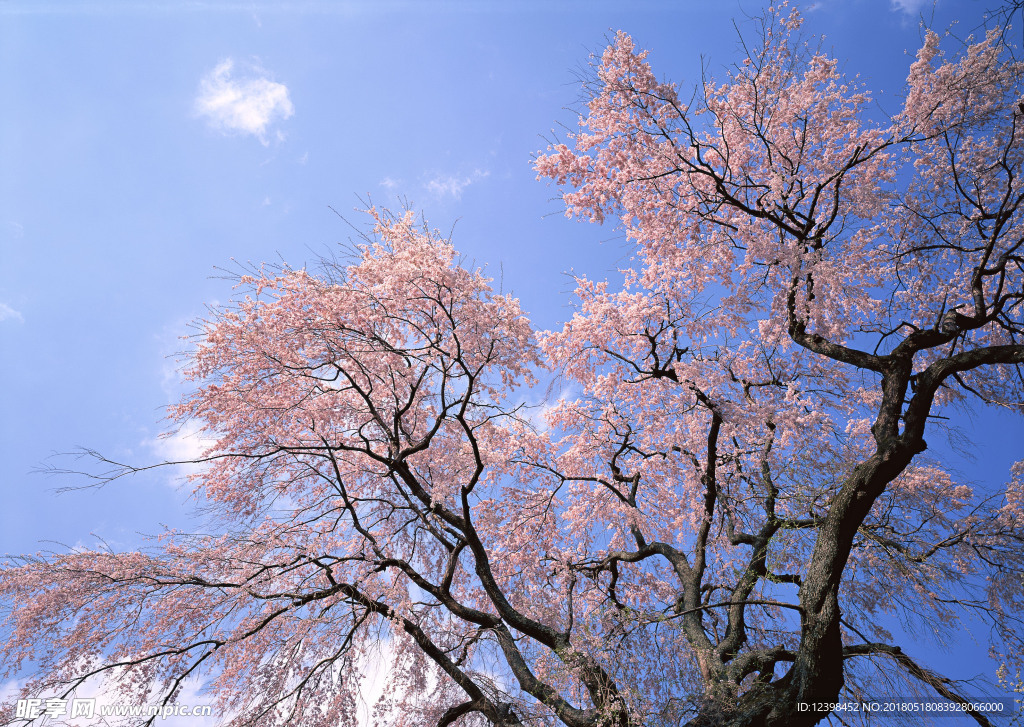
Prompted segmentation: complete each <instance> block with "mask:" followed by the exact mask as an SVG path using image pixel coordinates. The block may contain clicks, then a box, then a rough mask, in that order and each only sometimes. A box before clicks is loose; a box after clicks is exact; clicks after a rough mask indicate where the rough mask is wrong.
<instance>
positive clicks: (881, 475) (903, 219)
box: [0, 8, 1024, 727]
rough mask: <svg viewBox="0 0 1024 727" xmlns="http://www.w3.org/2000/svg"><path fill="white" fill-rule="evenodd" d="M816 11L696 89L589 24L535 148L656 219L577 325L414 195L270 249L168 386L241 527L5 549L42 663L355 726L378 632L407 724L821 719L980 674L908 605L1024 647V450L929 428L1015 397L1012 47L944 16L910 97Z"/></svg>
mask: <svg viewBox="0 0 1024 727" xmlns="http://www.w3.org/2000/svg"><path fill="white" fill-rule="evenodd" d="M799 24H800V20H799V17H798V16H797V15H796V14H795V13H791V12H790V11H789V10H787V9H785V8H784V9H782V10H781V11H775V12H773V13H770V14H769V16H768V17H767V18H766V19H765V20H764V21H763V23H762V25H761V27H760V34H759V36H758V42H757V43H756V44H753V45H748V46H746V48H747V53H748V57H746V58H743V59H742V60H741V62H740V63H738V64H737V65H736V66H735V68H734V69H733V70H732V71H731V72H730V73H729V74H728V76H727V78H726V79H725V81H724V82H722V83H720V84H719V83H716V82H714V81H710V80H708V81H705V82H704V83H703V85H702V86H701V87H700V88H699V89H698V92H697V93H696V94H695V95H694V97H693V98H692V99H691V100H690V101H687V100H685V99H684V98H683V97H681V96H680V95H679V93H678V92H677V89H676V87H675V86H673V85H670V84H666V83H662V82H659V81H657V80H656V78H655V76H654V74H653V73H652V71H651V70H650V68H649V67H648V65H647V63H646V61H645V54H644V53H642V52H638V51H637V50H635V49H634V46H633V42H632V41H631V39H630V38H629V37H628V36H627V35H625V34H621V33H620V34H619V35H617V36H616V37H615V38H614V41H613V42H612V44H611V45H610V47H609V48H608V49H607V50H606V51H605V52H604V54H603V56H602V57H601V58H600V59H599V60H597V61H596V63H595V66H596V68H595V71H596V77H595V79H594V82H593V85H592V87H591V88H590V92H591V95H590V101H589V105H588V107H587V109H586V113H585V114H584V116H583V117H582V118H581V121H580V124H581V129H580V132H579V133H578V134H576V135H575V136H574V137H573V139H572V142H573V143H572V144H571V145H561V144H559V145H554V146H552V147H551V148H550V149H548V151H547V153H545V154H543V155H541V156H539V157H538V159H537V161H536V168H537V171H538V173H539V175H540V176H541V177H543V178H547V179H551V180H554V181H556V182H557V183H558V184H561V185H564V186H565V189H566V191H565V192H564V200H565V203H566V205H567V208H568V212H569V213H570V214H572V215H576V216H580V217H583V218H585V219H589V220H594V221H598V222H601V221H604V220H606V219H611V218H614V219H617V220H618V221H619V224H621V226H622V228H623V229H624V231H625V234H626V236H627V237H628V238H629V240H631V241H632V242H633V243H635V258H634V264H633V265H632V267H630V268H629V269H628V270H626V271H624V274H625V282H624V284H623V286H622V287H621V289H617V288H615V287H614V286H612V285H611V284H609V283H606V282H596V281H592V280H588V279H584V278H579V279H578V280H577V288H576V295H577V297H578V312H577V313H576V314H575V315H574V316H573V317H572V319H571V320H570V321H569V322H568V323H566V324H565V326H564V327H563V328H562V329H561V330H560V331H555V332H548V333H541V334H535V333H534V332H533V331H532V329H531V327H530V324H529V322H528V321H527V319H526V318H525V317H524V315H523V313H522V312H521V310H520V308H519V304H518V302H517V301H516V300H515V299H513V298H511V297H509V296H507V295H498V294H496V293H495V292H494V291H493V290H492V289H491V288H490V287H489V283H488V280H487V279H486V278H484V277H483V276H482V274H481V273H480V272H479V271H474V270H468V269H466V268H464V267H461V266H460V265H459V264H458V263H457V257H456V253H455V252H454V250H453V248H452V246H451V245H450V244H449V242H448V240H446V239H444V238H442V237H441V236H440V235H438V234H437V233H435V232H432V231H431V230H430V229H428V228H426V227H424V226H422V225H419V224H417V223H416V220H415V218H414V217H413V216H411V215H409V214H406V215H392V214H389V213H386V212H382V211H378V210H371V215H372V217H373V224H374V231H373V233H372V235H371V239H370V240H368V242H367V243H366V244H365V245H362V246H360V248H359V255H360V259H358V260H357V261H356V262H354V264H352V265H350V266H348V267H340V266H335V267H334V268H333V269H332V270H333V272H332V273H331V274H322V275H314V274H312V273H310V272H307V271H305V270H291V269H282V270H276V271H275V272H273V273H271V272H265V273H259V274H255V275H253V276H250V277H247V278H245V279H244V280H243V283H244V284H245V285H247V286H249V295H248V296H247V297H245V298H244V299H243V300H240V301H238V302H237V304H236V305H234V306H233V307H230V308H227V309H224V310H222V311H221V312H219V313H216V314H214V315H213V316H212V317H211V319H210V320H208V321H205V322H203V323H202V325H201V333H200V335H199V337H198V340H197V342H196V346H195V348H194V351H193V352H192V354H191V356H190V359H189V361H188V363H187V365H186V369H185V371H186V374H187V376H188V377H189V378H190V379H191V380H192V381H194V382H195V385H196V388H195V390H194V392H193V393H192V394H191V395H189V396H188V397H187V398H185V400H184V401H182V402H181V403H180V404H178V405H177V406H175V407H173V408H172V410H171V412H172V416H173V417H174V418H175V419H177V421H178V422H180V423H181V424H183V425H186V424H187V425H189V426H192V427H197V428H199V429H200V431H201V432H202V434H203V436H204V437H206V438H208V440H209V442H210V443H209V446H208V449H207V450H206V452H205V453H204V454H203V456H202V457H201V458H200V460H199V462H200V463H202V465H203V466H202V468H201V469H200V470H199V471H198V472H196V473H194V474H193V475H191V479H192V482H193V483H194V485H195V487H196V490H197V493H198V494H199V495H200V496H201V497H202V498H205V501H207V502H208V503H209V505H210V507H211V508H212V511H213V513H214V514H215V515H217V519H216V520H215V521H214V522H216V523H217V524H218V525H219V526H220V527H221V528H222V532H223V534H210V535H199V534H192V535H183V534H179V533H168V534H167V535H165V536H164V537H161V538H159V539H158V540H157V541H155V542H154V543H153V544H152V547H151V548H150V549H148V550H143V551H140V552H112V551H109V550H100V551H88V552H86V551H73V552H69V553H65V554H57V555H50V556H46V557H25V558H16V559H13V560H10V561H9V562H8V563H7V564H6V566H5V568H4V569H3V571H2V574H0V592H2V594H3V598H4V599H5V603H6V604H7V606H6V611H5V612H4V619H5V620H4V634H5V637H6V640H5V642H4V644H3V646H2V647H0V648H2V650H0V653H2V654H3V657H4V659H5V660H6V663H7V664H8V665H9V667H10V670H11V673H15V672H17V670H19V669H22V670H25V669H30V670H31V671H32V672H33V673H36V674H38V676H37V677H36V678H35V679H33V680H32V681H30V682H29V683H28V684H27V685H26V686H25V689H24V692H25V694H26V695H29V696H31V695H38V694H47V695H58V696H60V695H68V694H72V693H74V692H75V690H80V689H83V688H86V687H88V686H89V685H90V684H92V683H93V682H95V681H97V680H103V679H104V678H105V679H106V680H107V681H108V682H113V683H114V684H115V685H116V687H117V688H118V689H120V690H122V691H123V692H124V693H125V694H126V695H128V696H130V697H134V698H136V701H138V700H142V699H144V698H145V699H152V698H153V696H154V695H156V697H157V698H159V699H164V700H166V701H173V700H174V699H176V698H177V697H178V695H180V692H181V690H182V688H183V684H185V682H186V680H188V679H190V678H193V677H197V676H202V677H203V678H205V679H206V680H207V683H206V688H207V689H208V690H209V692H210V693H211V694H213V695H215V697H216V699H217V703H216V704H217V706H218V708H219V710H220V713H221V714H222V715H224V718H225V721H229V722H230V724H232V725H239V726H241V725H277V724H294V725H302V726H303V727H309V726H315V725H332V726H333V725H354V724H356V723H357V714H358V710H357V708H356V705H357V703H358V702H359V700H360V699H361V698H362V694H363V691H361V690H364V689H365V684H366V678H365V677H366V675H367V673H369V672H370V671H371V670H373V669H384V670H385V671H386V679H387V682H386V685H385V687H384V691H383V695H384V696H383V697H382V698H381V700H380V701H379V702H377V703H376V704H375V705H374V709H373V710H372V714H371V715H370V716H371V718H372V719H373V720H375V723H377V724H382V725H383V724H388V725H410V726H413V725H417V726H418V725H438V726H439V727H444V726H446V725H476V724H495V725H556V724H562V725H568V726H569V727H598V726H603V727H613V726H614V727H627V726H629V727H636V726H639V725H649V726H655V725H658V726H661V725H682V724H688V725H734V726H737V727H738V726H741V725H742V726H746V725H789V726H792V725H795V726H800V725H812V724H815V723H817V722H819V721H820V720H822V719H824V718H825V717H826V714H827V710H824V711H823V710H822V709H821V708H816V707H813V706H812V707H810V708H808V707H807V706H806V705H814V704H821V703H834V702H837V701H841V700H849V699H857V698H872V697H878V696H881V695H883V694H886V693H889V694H891V693H892V692H891V691H890V692H885V690H886V689H889V690H895V693H897V694H902V695H906V694H910V693H912V692H911V691H909V690H910V689H911V688H915V689H920V693H921V694H923V695H927V696H930V697H933V698H940V699H944V700H948V703H950V704H952V705H955V706H958V707H964V705H965V704H966V699H967V697H969V696H971V695H968V694H966V693H964V691H963V689H962V688H960V687H959V686H958V685H957V684H956V683H954V682H951V681H950V680H948V679H946V678H944V677H942V676H940V675H939V674H937V673H935V672H933V671H931V670H929V669H928V668H926V666H924V665H923V664H921V663H919V662H918V661H917V660H915V659H913V658H911V657H910V656H908V655H907V654H906V653H905V652H904V651H902V650H901V648H900V647H899V646H898V645H897V644H896V643H894V642H893V637H892V635H890V634H889V633H888V632H887V631H886V629H885V628H884V626H885V624H886V623H894V622H895V620H896V619H902V620H903V622H904V623H914V622H920V623H925V624H927V626H928V628H929V629H934V630H947V631H948V630H952V629H957V628H961V626H959V624H960V623H961V621H960V620H959V619H961V617H962V616H963V615H964V614H968V615H969V616H970V617H971V618H979V617H980V618H983V619H986V620H987V621H988V623H989V624H990V625H991V627H992V635H993V643H994V645H995V646H994V649H995V652H996V654H997V655H1002V656H1003V659H1004V661H1005V662H1006V666H1005V669H1009V670H1010V671H1012V670H1013V669H1014V668H1016V667H1017V666H1019V664H1016V663H1014V659H1019V658H1020V654H1022V653H1024V651H1022V650H1021V645H1022V644H1021V634H1022V631H1021V629H1020V623H1019V614H1020V613H1021V612H1022V608H1021V606H1022V605H1024V604H1022V601H1024V580H1022V571H1024V541H1022V538H1024V462H1022V463H1019V464H1018V465H1016V467H1015V468H1014V469H1013V471H1012V472H1010V473H1008V477H1007V483H1006V484H1005V489H1001V490H1000V491H999V492H998V493H994V492H993V491H992V490H991V488H989V489H985V490H982V491H975V490H973V489H972V488H971V487H970V486H968V484H966V483H965V482H964V481H962V480H961V478H960V477H959V476H958V475H956V474H955V473H954V472H953V471H951V469H950V468H949V467H948V466H943V464H942V462H941V461H937V460H936V459H934V458H932V459H930V458H927V456H926V452H927V449H928V447H927V444H926V440H925V437H926V435H929V434H930V433H932V432H933V431H937V430H938V429H939V427H940V425H941V424H942V420H941V419H938V416H939V414H940V413H947V414H948V413H949V412H950V411H954V410H956V409H957V408H963V407H973V406H975V405H981V404H985V405H992V406H1001V407H1005V408H1007V409H1010V410H1012V411H1014V412H1017V413H1021V411H1022V401H1024V378H1022V364H1024V208H1022V202H1024V181H1022V180H1024V105H1022V84H1021V81H1022V74H1024V65H1022V64H1021V63H1019V62H1016V61H1014V60H1013V59H1012V57H1010V56H1009V54H1008V52H1007V50H1006V48H1005V47H1004V46H1003V44H1002V40H1001V38H1000V35H999V33H992V34H989V35H987V36H986V37H985V38H984V39H983V40H980V41H979V42H976V43H974V44H973V45H969V46H968V47H966V48H965V49H964V50H963V52H962V53H960V54H959V55H956V56H955V57H949V58H947V57H945V56H944V53H943V51H942V49H941V48H940V45H941V44H940V38H939V36H938V35H936V34H935V33H933V32H927V33H926V34H925V37H924V45H923V47H922V49H921V50H920V51H919V53H918V55H917V59H916V61H915V62H914V63H913V65H912V66H911V68H910V75H909V78H908V81H907V87H906V92H905V103H904V104H903V106H902V108H901V109H899V110H898V112H897V113H896V114H895V115H894V116H892V117H891V118H890V117H887V118H884V119H882V118H880V112H879V110H878V109H877V108H876V106H875V105H874V104H873V102H872V100H871V98H870V96H869V95H868V93H867V92H866V91H865V90H863V89H862V88H860V87H859V86H858V85H856V84H855V83H853V82H851V81H847V80H844V78H843V77H842V75H841V74H840V73H839V71H838V70H837V63H836V61H835V60H833V59H831V58H829V57H828V56H827V55H824V54H821V53H814V52H809V51H807V50H806V47H805V46H804V45H803V44H802V43H801V42H799V39H798V38H797V33H798V28H799ZM544 366H547V367H550V368H551V369H553V370H554V371H555V372H556V374H557V375H558V376H559V377H560V379H561V381H562V382H563V385H564V388H563V389H562V390H563V392H565V395H563V396H562V397H561V398H559V399H558V401H557V402H554V403H552V405H551V406H550V407H547V408H546V409H545V411H544V412H543V417H542V418H541V417H540V416H538V415H537V414H536V413H534V412H532V411H531V410H529V409H528V408H525V407H524V406H522V405H521V404H517V403H516V402H517V397H519V398H520V399H521V398H522V397H523V393H522V392H523V389H524V387H525V386H528V385H530V384H531V383H532V382H534V378H533V377H534V375H535V374H536V373H537V372H538V371H540V370H541V367H544ZM129 471H130V468H123V469H115V470H114V471H112V472H111V473H109V476H110V477H117V476H119V475H121V474H124V473H127V472H129ZM382 647H383V648H382ZM382 663H383V666H381V664H382ZM1005 669H1004V671H1005ZM8 708H9V709H11V710H13V706H11V705H9V707H8ZM971 716H972V717H973V718H974V719H975V720H976V721H977V722H978V723H979V724H982V725H985V724H989V720H988V718H987V717H986V716H984V715H983V714H980V713H976V712H975V713H971ZM7 719H8V720H9V721H12V722H18V719H17V717H16V715H15V713H14V712H13V711H10V712H8V714H7ZM844 719H847V720H849V719H853V718H852V717H851V716H850V715H844Z"/></svg>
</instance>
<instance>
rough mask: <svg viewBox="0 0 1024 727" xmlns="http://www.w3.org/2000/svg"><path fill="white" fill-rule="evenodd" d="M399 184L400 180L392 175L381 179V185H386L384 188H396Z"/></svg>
mask: <svg viewBox="0 0 1024 727" xmlns="http://www.w3.org/2000/svg"><path fill="white" fill-rule="evenodd" d="M399 184H401V182H400V181H399V180H397V179H392V178H391V177H384V179H382V180H380V186H382V187H384V189H394V188H395V187H397V186H398V185H399Z"/></svg>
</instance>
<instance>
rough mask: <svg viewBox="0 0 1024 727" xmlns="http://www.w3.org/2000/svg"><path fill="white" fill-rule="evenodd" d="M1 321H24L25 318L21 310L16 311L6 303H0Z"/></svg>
mask: <svg viewBox="0 0 1024 727" xmlns="http://www.w3.org/2000/svg"><path fill="white" fill-rule="evenodd" d="M0 321H18V322H19V323H24V322H25V318H24V316H22V315H21V311H16V310H14V308H11V306H9V305H7V304H6V303H0Z"/></svg>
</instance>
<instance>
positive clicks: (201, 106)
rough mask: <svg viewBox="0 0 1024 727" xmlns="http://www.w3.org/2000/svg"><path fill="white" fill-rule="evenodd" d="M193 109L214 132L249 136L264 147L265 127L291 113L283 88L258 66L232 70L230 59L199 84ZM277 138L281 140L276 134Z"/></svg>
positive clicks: (289, 102)
mask: <svg viewBox="0 0 1024 727" xmlns="http://www.w3.org/2000/svg"><path fill="white" fill-rule="evenodd" d="M195 110H196V114H197V115H199V116H201V117H204V118H206V120H207V122H208V123H209V125H210V126H211V127H213V128H214V129H217V130H219V131H222V132H224V133H232V132H237V133H242V134H252V135H253V136H255V137H256V138H258V139H259V140H260V142H261V143H262V144H263V145H264V146H266V145H267V129H268V127H269V126H271V125H272V124H273V123H274V122H275V121H278V120H282V121H283V120H284V119H287V118H289V117H290V116H292V115H293V114H294V113H295V107H294V106H293V105H292V102H291V99H290V98H289V97H288V87H287V86H285V85H284V84H283V83H277V82H276V81H272V80H270V78H268V74H267V72H266V71H265V70H263V69H262V68H260V67H259V66H255V65H250V66H248V67H246V68H243V69H241V70H236V68H235V61H234V60H232V59H231V58H228V59H227V60H224V61H221V62H220V63H218V64H217V66H216V67H215V68H214V69H213V70H212V71H210V72H209V73H208V74H207V75H206V76H204V77H203V78H202V80H201V81H200V82H199V95H198V96H197V97H196V102H195ZM277 138H278V139H281V138H283V137H282V136H281V133H280V132H278V133H277Z"/></svg>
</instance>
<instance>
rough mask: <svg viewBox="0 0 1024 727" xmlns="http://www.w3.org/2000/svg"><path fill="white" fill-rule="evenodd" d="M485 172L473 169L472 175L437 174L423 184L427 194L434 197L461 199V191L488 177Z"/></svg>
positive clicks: (488, 173)
mask: <svg viewBox="0 0 1024 727" xmlns="http://www.w3.org/2000/svg"><path fill="white" fill-rule="evenodd" d="M490 174H491V173H490V172H489V171H487V170H480V169H474V170H473V173H472V174H459V175H454V174H438V175H435V176H434V177H432V178H431V179H428V180H427V181H426V182H425V183H424V185H423V186H424V187H425V188H426V190H427V192H428V193H429V194H431V195H432V196H434V197H438V198H444V197H452V198H454V199H461V198H462V191H463V190H464V189H465V188H466V187H468V186H469V185H471V184H476V183H477V182H480V181H482V180H484V179H486V178H487V177H489V176H490Z"/></svg>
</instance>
